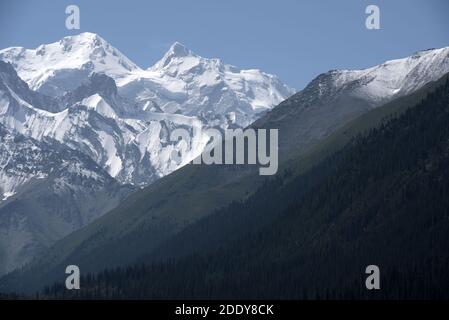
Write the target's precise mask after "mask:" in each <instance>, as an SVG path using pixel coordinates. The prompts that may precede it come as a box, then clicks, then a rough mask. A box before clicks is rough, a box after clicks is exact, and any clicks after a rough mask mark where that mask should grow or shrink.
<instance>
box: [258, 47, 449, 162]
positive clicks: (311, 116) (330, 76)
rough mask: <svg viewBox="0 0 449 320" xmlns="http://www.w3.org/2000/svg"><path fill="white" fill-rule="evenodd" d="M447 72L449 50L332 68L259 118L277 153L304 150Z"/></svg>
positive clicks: (447, 48)
mask: <svg viewBox="0 0 449 320" xmlns="http://www.w3.org/2000/svg"><path fill="white" fill-rule="evenodd" d="M448 72H449V47H446V48H441V49H429V50H425V51H420V52H417V53H415V54H413V55H412V56H410V57H406V58H403V59H396V60H390V61H386V62H385V63H382V64H380V65H377V66H374V67H371V68H367V69H363V70H331V71H329V72H327V73H323V74H321V75H319V76H318V77H316V78H315V79H313V80H312V81H311V82H310V83H309V84H308V85H307V86H306V87H305V88H304V90H301V91H300V92H298V93H296V94H295V95H293V96H292V97H290V98H289V99H287V100H285V101H283V102H282V103H281V104H280V105H279V106H278V107H276V108H274V109H273V110H272V111H270V112H268V113H267V114H266V115H265V116H263V117H262V118H260V119H258V120H257V121H256V122H255V123H254V126H256V127H263V128H282V130H279V149H280V152H281V155H282V153H283V151H286V153H287V152H288V151H289V150H291V149H292V148H295V149H297V150H304V149H307V148H308V147H310V145H311V144H313V143H314V142H317V141H319V140H321V139H323V138H325V137H327V136H328V135H330V134H331V133H332V132H334V131H335V130H337V129H339V128H341V127H343V126H344V125H345V124H346V123H348V122H349V121H351V120H353V119H355V118H356V117H358V116H360V115H362V114H364V113H366V112H367V111H369V110H371V109H373V108H377V107H379V106H381V105H384V104H385V103H388V102H390V101H392V100H393V99H395V98H398V97H401V96H404V95H406V94H409V93H411V92H414V91H416V90H417V89H420V88H422V87H423V86H424V85H426V84H427V83H429V82H431V81H436V80H438V79H439V78H441V77H442V76H443V75H445V74H446V73H448Z"/></svg>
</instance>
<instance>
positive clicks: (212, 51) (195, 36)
mask: <svg viewBox="0 0 449 320" xmlns="http://www.w3.org/2000/svg"><path fill="white" fill-rule="evenodd" d="M70 4H76V5H78V6H79V8H80V12H81V29H80V30H67V29H66V27H65V20H66V17H67V15H66V13H65V8H66V6H67V5H70ZM369 4H375V5H377V6H379V8H380V24H381V29H380V30H368V29H366V27H365V19H366V17H367V15H366V14H365V8H366V7H367V5H369ZM448 16H449V1H447V0H370V1H366V0H340V1H336V0H303V1H300V0H276V1H274V0H220V1H218V0H183V1H182V0H178V1H167V0H150V1H138V0H127V1H106V0H96V1H92V0H80V1H77V0H69V1H66V0H58V1H52V0H41V1H33V0H0V49H3V48H6V47H10V46H23V47H26V48H35V47H37V46H39V45H40V44H43V43H50V42H55V41H58V40H59V39H60V38H62V37H64V36H67V35H73V34H78V33H80V32H86V31H89V32H94V33H98V34H99V35H100V36H101V37H103V38H104V39H105V40H107V41H108V42H109V43H111V44H112V45H113V46H114V47H116V48H117V49H119V50H120V51H121V52H122V53H124V54H125V55H126V56H128V57H129V58H130V59H131V60H133V61H134V62H135V63H137V64H138V65H139V66H141V67H143V68H146V67H149V66H151V65H153V64H154V63H155V62H156V61H157V60H158V59H160V58H161V57H162V56H163V54H164V53H165V52H166V51H167V50H168V48H169V47H170V45H171V44H172V43H173V42H175V41H179V42H181V43H183V44H184V45H186V46H187V47H188V48H190V49H191V50H192V51H194V52H195V53H197V54H199V55H201V56H203V57H210V58H212V57H213V58H221V59H222V60H223V61H224V62H225V63H229V64H233V65H235V66H238V67H240V68H258V69H261V70H263V71H265V72H269V73H273V74H276V75H277V76H279V77H280V78H281V79H282V80H283V81H284V82H286V83H287V84H288V85H290V86H292V87H294V88H296V89H302V88H303V87H304V86H305V85H306V84H307V83H308V82H309V81H310V80H312V78H314V77H315V76H317V75H318V74H320V73H322V72H326V71H328V70H330V69H354V68H365V67H369V66H372V65H375V64H379V63H382V62H383V61H385V60H390V59H395V58H401V57H404V56H408V55H411V54H412V53H414V52H416V51H418V50H422V49H427V48H437V47H445V46H449V19H448Z"/></svg>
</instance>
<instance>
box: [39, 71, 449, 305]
mask: <svg viewBox="0 0 449 320" xmlns="http://www.w3.org/2000/svg"><path fill="white" fill-rule="evenodd" d="M448 124H449V80H448V79H447V78H445V79H444V80H442V81H441V82H440V85H439V86H438V87H437V88H436V89H435V90H434V91H433V92H432V93H431V94H429V95H427V96H426V97H425V98H422V99H420V102H419V103H418V105H416V106H415V107H413V108H410V109H408V110H407V111H405V112H404V113H402V115H401V116H400V117H398V118H393V119H391V120H389V121H388V122H385V123H382V124H381V125H380V126H379V127H377V128H373V129H371V130H370V131H369V132H368V133H367V134H364V135H359V136H358V137H357V138H356V139H354V140H352V141H351V142H350V144H348V145H347V146H346V147H344V148H343V149H342V150H340V151H339V152H337V153H335V154H334V155H332V156H330V157H328V158H327V159H326V160H325V161H322V162H321V163H320V164H318V165H317V166H315V167H314V168H313V169H312V170H311V171H309V172H307V173H306V174H304V175H302V176H299V177H294V176H293V173H292V172H293V171H286V172H285V173H284V175H280V176H279V177H277V178H275V179H273V180H270V181H268V182H266V183H265V184H264V185H263V186H262V187H261V188H260V189H259V190H258V192H256V194H255V195H254V196H253V197H251V198H249V199H248V200H246V201H243V202H240V203H234V204H232V205H231V206H229V207H228V208H227V209H226V210H222V211H220V212H217V213H216V215H214V216H212V217H209V218H208V220H202V221H199V222H198V223H196V224H194V225H192V226H191V227H190V228H189V229H186V231H185V233H181V234H179V235H178V240H176V238H175V239H173V240H172V241H173V242H171V243H170V242H166V244H165V245H166V246H168V247H170V246H171V247H172V248H180V247H179V246H178V245H179V244H181V243H186V242H188V241H189V240H190V239H191V240H192V244H191V245H185V246H184V248H182V247H181V248H180V249H179V250H180V251H182V250H185V251H184V252H186V253H191V254H189V255H187V256H185V257H184V258H182V259H171V260H167V261H166V262H163V263H153V264H149V265H148V266H143V265H137V266H135V267H128V268H121V269H114V270H112V269H111V270H107V271H105V272H102V273H100V274H98V275H96V276H95V277H94V276H91V275H89V276H85V277H83V279H82V287H83V289H82V290H80V291H78V292H76V293H74V294H75V295H76V296H78V297H96V298H100V297H101V298H110V297H115V298H131V297H134V298H276V299H278V298H316V297H318V298H397V299H413V298H424V299H429V298H446V299H447V298H448V297H449V294H448V291H447V288H448V287H449V273H448V271H447V270H448V267H449V250H448V248H449V125H448ZM289 172H290V173H291V175H289ZM261 208H263V209H261ZM261 210H262V211H261ZM263 210H265V211H263ZM265 213H266V214H267V215H265ZM263 219H265V220H263ZM266 222H270V223H269V224H267V223H266ZM219 227H221V228H219ZM220 230H225V232H224V233H221V235H220V232H221V231H220ZM223 234H228V235H232V234H234V237H231V238H227V239H229V240H228V241H227V242H223V241H222V240H223ZM194 235H195V237H196V238H195V237H194ZM202 235H204V237H202ZM214 236H215V237H216V238H214ZM209 239H210V243H209V244H204V243H205V242H207V241H209ZM195 243H196V244H195ZM177 244H178V245H177ZM197 244H201V245H200V246H199V247H197ZM195 248H200V249H201V250H199V251H198V252H195ZM162 249H163V247H162V248H161V252H164V251H165V250H162ZM370 264H375V265H378V266H379V267H380V270H381V290H380V291H374V292H373V291H368V290H365V288H364V283H365V277H366V275H365V273H364V272H365V267H366V266H367V265H370ZM45 293H46V295H47V296H49V297H62V296H63V295H65V297H67V294H68V293H67V292H66V291H65V290H64V289H62V287H61V286H59V285H55V286H53V287H51V288H47V289H46V290H45ZM72 297H73V296H72Z"/></svg>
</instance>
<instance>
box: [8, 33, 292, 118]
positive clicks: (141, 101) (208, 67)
mask: <svg viewBox="0 0 449 320" xmlns="http://www.w3.org/2000/svg"><path fill="white" fill-rule="evenodd" d="M0 60H3V61H7V62H10V63H11V64H12V65H13V66H14V68H15V69H16V70H17V73H18V74H19V76H20V78H22V79H23V80H25V81H26V82H27V83H28V85H29V86H30V88H31V89H33V90H38V91H39V92H41V93H44V94H49V95H52V96H54V95H62V94H63V93H64V92H66V91H70V90H73V89H75V88H77V87H78V86H80V85H81V84H82V83H83V82H84V81H85V80H86V79H87V77H88V75H89V74H90V73H91V72H96V73H104V74H106V75H108V76H110V77H111V78H112V79H114V80H115V81H116V83H117V86H118V88H119V93H120V94H121V95H122V96H124V97H125V98H127V99H129V100H130V101H134V102H137V104H138V108H140V109H142V108H144V107H148V104H151V106H152V107H153V108H157V107H160V108H161V110H162V111H164V112H166V113H181V114H184V115H188V116H198V117H202V118H205V119H207V120H210V121H217V119H218V121H219V122H220V123H227V121H228V119H231V120H235V122H236V123H237V124H238V125H240V126H246V125H248V124H249V123H251V122H253V121H254V120H255V119H257V117H258V114H259V113H260V112H264V111H267V110H269V109H271V108H272V107H274V106H275V105H277V104H278V103H280V102H281V101H282V100H284V99H286V98H287V97H289V96H290V95H292V94H293V93H294V90H292V89H291V88H289V87H287V86H286V85H284V84H283V83H282V82H281V81H280V80H279V79H277V78H276V77H275V76H273V75H269V74H266V73H263V72H261V71H259V70H240V69H238V68H236V67H233V66H230V65H226V64H224V63H222V62H221V61H220V60H219V59H205V58H202V57H200V56H198V55H196V54H194V53H192V52H191V51H190V50H188V49H187V48H186V47H184V46H183V45H181V44H180V43H174V44H173V45H172V46H171V48H170V49H169V50H168V52H167V53H166V54H165V55H164V57H163V58H162V59H161V60H160V61H158V62H157V63H156V64H155V65H154V66H152V67H150V68H149V69H146V70H144V69H141V68H139V67H138V66H136V65H135V64H134V63H133V62H131V61H130V60H129V59H128V58H126V57H125V56H124V55H123V54H122V53H120V51H118V50H117V49H115V48H113V47H112V46H111V45H110V44H109V43H107V42H106V41H105V40H104V39H102V38H101V37H100V36H98V35H96V34H93V33H89V32H87V33H81V34H79V35H76V36H70V37H65V38H63V39H62V40H61V41H59V42H55V43H51V44H46V45H41V46H39V47H38V48H36V49H25V48H21V47H20V48H19V47H14V48H7V49H3V50H1V51H0Z"/></svg>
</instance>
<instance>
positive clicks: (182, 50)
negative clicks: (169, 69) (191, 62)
mask: <svg viewBox="0 0 449 320" xmlns="http://www.w3.org/2000/svg"><path fill="white" fill-rule="evenodd" d="M184 57H198V56H197V55H196V54H194V53H193V52H192V51H191V50H190V49H188V48H187V47H186V46H185V45H183V44H182V43H180V42H177V41H176V42H174V43H173V44H172V45H171V46H170V49H168V51H167V52H166V53H165V55H164V56H163V57H162V59H161V60H159V61H158V62H157V63H156V64H155V66H154V67H156V68H164V67H166V66H167V65H169V64H170V63H171V62H172V61H173V60H176V59H178V58H184ZM154 67H153V68H154Z"/></svg>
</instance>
